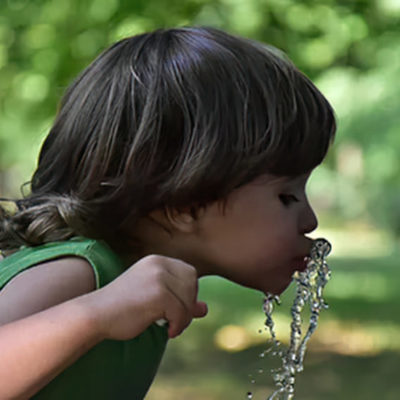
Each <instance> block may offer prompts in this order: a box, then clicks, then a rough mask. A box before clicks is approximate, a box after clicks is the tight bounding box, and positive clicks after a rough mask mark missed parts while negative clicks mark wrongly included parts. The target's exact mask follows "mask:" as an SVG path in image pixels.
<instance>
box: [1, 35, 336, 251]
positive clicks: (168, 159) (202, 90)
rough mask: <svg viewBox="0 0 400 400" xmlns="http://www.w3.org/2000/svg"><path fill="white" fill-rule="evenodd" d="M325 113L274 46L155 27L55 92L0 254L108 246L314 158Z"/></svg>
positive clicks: (318, 97)
mask: <svg viewBox="0 0 400 400" xmlns="http://www.w3.org/2000/svg"><path fill="white" fill-rule="evenodd" d="M335 128H336V126H335V117H334V112H333V110H332V108H331V106H330V105H329V103H328V102H327V100H326V99H325V98H324V96H323V95H322V94H321V93H320V92H319V90H318V89H317V88H316V87H315V86H314V85H313V84H312V82H311V81H310V80H309V79H308V78H307V77H306V76H304V75H303V74H302V73H301V72H300V71H299V70H298V69H297V68H296V67H295V66H294V65H293V64H292V63H291V62H290V61H289V60H288V59H287V58H286V57H285V56H283V55H282V54H281V53H279V52H278V51H277V50H276V49H274V48H272V47H269V46H265V45H262V44H260V43H258V42H254V41H250V40H247V39H243V38H239V37H235V36H232V35H229V34H227V33H224V32H222V31H220V30H217V29H213V28H179V29H165V30H157V31H155V32H151V33H145V34H141V35H137V36H134V37H130V38H127V39H124V40H121V41H120V42H118V43H116V44H114V45H112V46H111V47H110V48H109V49H107V50H106V51H105V52H104V53H102V54H101V55H100V56H99V57H98V58H97V59H96V60H95V61H94V62H93V63H92V64H91V65H89V67H88V68H87V69H86V70H84V71H83V73H82V74H81V75H80V76H79V77H78V78H77V79H76V80H75V82H74V83H73V84H72V85H71V86H70V88H69V89H68V90H67V92H66V94H65V96H64V98H63V100H62V102H61V107H60V110H59V113H58V115H57V118H56V120H55V123H54V125H53V127H52V129H51V131H50V133H49V135H48V137H47V138H46V140H45V142H44V144H43V146H42V149H41V152H40V155H39V161H38V167H37V170H36V172H35V173H34V175H33V178H32V181H31V193H30V194H29V195H28V196H27V197H25V198H23V199H20V200H17V201H16V205H17V208H18V211H17V212H15V213H7V212H6V211H5V210H2V209H1V207H0V248H2V249H15V248H17V247H19V246H20V245H38V244H41V243H45V242H49V241H54V240H64V239H67V238H70V237H72V236H76V235H83V236H88V237H93V238H101V239H104V240H107V241H109V242H111V241H112V240H113V238H114V239H115V238H118V241H120V242H121V243H123V241H124V238H123V237H119V234H120V232H121V229H122V228H123V227H124V226H126V225H127V224H134V223H135V221H136V220H137V219H138V218H140V217H142V216H144V215H146V214H147V213H148V212H149V211H151V210H153V209H156V208H162V207H167V206H168V207H181V206H187V205H205V204H207V203H209V202H211V201H214V200H217V199H223V198H225V197H226V196H227V195H228V194H229V193H230V192H231V191H232V190H233V189H234V188H235V187H238V186H240V185H242V184H245V183H247V182H249V181H250V180H252V179H253V178H255V177H256V176H258V175H260V174H262V173H265V172H269V173H272V174H276V175H280V176H295V175H299V174H302V173H305V172H307V171H310V170H311V169H312V168H314V167H315V166H316V165H318V164H319V163H320V162H321V161H322V160H323V158H324V157H325V155H326V152H327V150H328V147H329V145H330V143H331V141H332V138H333V136H334V132H335Z"/></svg>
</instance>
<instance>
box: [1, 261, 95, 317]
mask: <svg viewBox="0 0 400 400" xmlns="http://www.w3.org/2000/svg"><path fill="white" fill-rule="evenodd" d="M95 288H96V280H95V275H94V272H93V268H92V266H91V265H90V264H89V262H88V261H86V260H85V259H83V258H80V257H73V256H72V257H71V256H68V257H63V258H59V259H56V260H52V261H47V262H43V263H40V264H37V265H35V266H33V267H31V268H29V269H27V270H25V271H23V272H21V273H19V274H18V275H16V276H15V277H14V278H13V279H11V280H10V281H9V282H8V283H7V285H6V286H5V287H4V288H3V289H2V290H1V291H0V325H2V324H5V323H7V322H11V321H13V320H16V319H20V318H24V317H26V316H28V315H31V314H34V313H37V312H39V311H42V310H45V309H47V308H50V307H52V306H54V305H57V304H59V303H62V302H64V301H67V300H69V299H72V298H74V297H78V296H80V295H83V294H85V293H88V292H90V291H92V290H94V289H95Z"/></svg>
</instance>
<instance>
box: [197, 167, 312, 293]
mask: <svg viewBox="0 0 400 400" xmlns="http://www.w3.org/2000/svg"><path fill="white" fill-rule="evenodd" d="M308 177H309V174H305V175H301V176H299V177H296V178H293V179H289V178H277V177H275V176H272V175H267V174H266V175H262V176H260V177H258V178H257V179H255V180H254V181H252V182H251V183H249V184H246V185H244V186H242V187H240V188H238V189H237V190H235V191H234V192H233V193H231V194H230V195H229V197H228V200H227V203H226V208H225V212H223V211H222V206H221V204H217V203H214V204H211V205H210V206H209V207H207V208H206V209H205V211H204V214H203V215H202V216H201V217H200V219H199V221H198V222H199V229H198V235H199V236H198V239H200V240H199V242H198V243H201V247H199V248H198V249H200V251H198V252H197V256H198V260H199V261H201V265H203V267H204V268H203V270H201V269H200V270H199V272H200V273H202V272H204V274H216V275H220V276H223V277H226V278H228V279H230V280H232V281H234V282H237V283H240V284H242V285H245V286H248V287H252V288H255V289H259V290H261V291H263V292H265V293H267V292H271V293H275V294H279V293H281V292H282V291H283V290H284V289H285V288H286V287H287V286H288V285H289V283H290V281H291V277H292V275H293V272H294V271H295V270H297V269H303V268H305V262H304V257H305V256H307V255H308V254H309V251H310V247H311V243H312V241H311V239H309V238H307V237H306V236H305V234H307V233H309V232H311V231H313V230H314V229H315V228H316V227H317V219H316V216H315V214H314V212H313V210H312V208H311V206H310V204H309V203H308V199H307V197H306V194H305V185H306V182H307V179H308ZM200 253H201V254H200Z"/></svg>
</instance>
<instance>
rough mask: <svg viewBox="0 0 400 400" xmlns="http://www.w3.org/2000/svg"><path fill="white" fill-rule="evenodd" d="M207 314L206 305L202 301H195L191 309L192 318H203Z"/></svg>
mask: <svg viewBox="0 0 400 400" xmlns="http://www.w3.org/2000/svg"><path fill="white" fill-rule="evenodd" d="M207 314H208V306H207V303H205V302H204V301H198V302H196V304H195V306H194V309H193V318H203V317H205V316H206V315H207Z"/></svg>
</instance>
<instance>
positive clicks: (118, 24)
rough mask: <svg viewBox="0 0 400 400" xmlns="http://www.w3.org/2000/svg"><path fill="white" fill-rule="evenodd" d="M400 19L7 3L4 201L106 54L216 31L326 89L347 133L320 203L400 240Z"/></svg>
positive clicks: (306, 11) (232, 5) (138, 3)
mask: <svg viewBox="0 0 400 400" xmlns="http://www.w3.org/2000/svg"><path fill="white" fill-rule="evenodd" d="M399 20H400V3H399V2H398V1H395V0H380V1H377V0H355V1H351V2H350V1H347V0H335V1H334V0H323V1H314V0H246V1H243V0H169V1H168V2H166V1H164V0H135V1H131V0H67V1H61V0H30V1H29V0H0V171H2V174H1V175H0V176H1V177H2V179H0V196H1V195H4V194H6V195H7V194H8V195H9V194H10V193H15V191H16V188H17V187H18V186H19V184H20V183H21V182H22V180H26V179H28V178H29V175H30V172H31V171H32V169H33V165H34V160H35V157H36V155H37V151H38V148H39V145H40V141H41V140H42V138H43V136H44V135H45V134H46V132H47V130H48V128H49V126H50V125H51V121H52V119H53V118H54V114H55V112H56V109H57V102H58V101H59V99H60V97H61V95H62V93H63V91H64V89H65V87H66V86H67V85H68V84H69V83H70V82H71V80H72V79H73V77H74V76H76V75H77V74H78V73H79V71H81V70H82V69H83V68H84V67H85V66H86V65H88V64H89V62H90V61H91V60H92V59H93V58H94V57H95V56H96V55H97V54H98V53H99V52H100V51H101V50H102V49H104V48H105V47H107V46H108V45H109V44H111V43H112V42H114V41H116V40H118V39H120V38H122V37H124V36H128V35H132V34H135V33H139V32H142V31H146V30H151V29H155V28H158V27H169V26H182V25H211V26H216V27H220V28H222V29H225V30H227V31H229V32H232V33H236V34H240V35H244V36H247V37H251V38H254V39H258V40H261V41H264V42H267V43H271V44H273V45H275V46H277V47H279V48H281V49H282V50H284V51H285V52H286V53H288V55H289V56H290V58H292V60H293V61H294V62H295V63H296V64H297V65H298V66H299V67H300V69H302V70H303V71H304V72H305V73H306V74H308V75H309V76H310V77H311V78H312V79H314V80H316V81H317V83H318V84H319V85H320V87H321V88H322V90H323V92H324V93H325V94H326V95H327V96H328V98H329V99H330V100H331V101H332V103H333V104H334V106H335V107H336V110H337V114H338V117H339V123H340V124H339V132H338V139H337V144H336V146H335V147H334V149H333V151H332V153H331V155H330V158H329V160H328V162H327V163H326V164H325V166H324V167H323V168H322V169H321V172H320V173H319V175H318V176H317V178H316V182H317V184H316V186H315V189H314V190H313V191H314V193H315V196H316V198H319V199H320V202H321V204H322V205H323V204H325V205H326V207H327V208H328V209H330V210H331V211H334V212H336V213H339V214H341V215H343V216H344V217H346V218H353V217H360V216H365V215H370V216H372V217H373V218H378V219H381V220H382V221H384V220H385V221H387V223H388V224H389V225H390V226H391V227H392V228H393V229H394V230H395V231H397V232H398V233H400V204H399V203H400V182H399V181H400V179H399V173H400V163H399V161H398V159H399V154H400V132H399V130H400V128H399V126H400V124H399V119H400V117H399V115H400V113H399V109H400V90H399V89H400V79H399V72H400V52H399V43H400V24H399V22H400V21H399ZM377 201H379V202H380V204H382V206H380V207H374V205H375V204H377Z"/></svg>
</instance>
